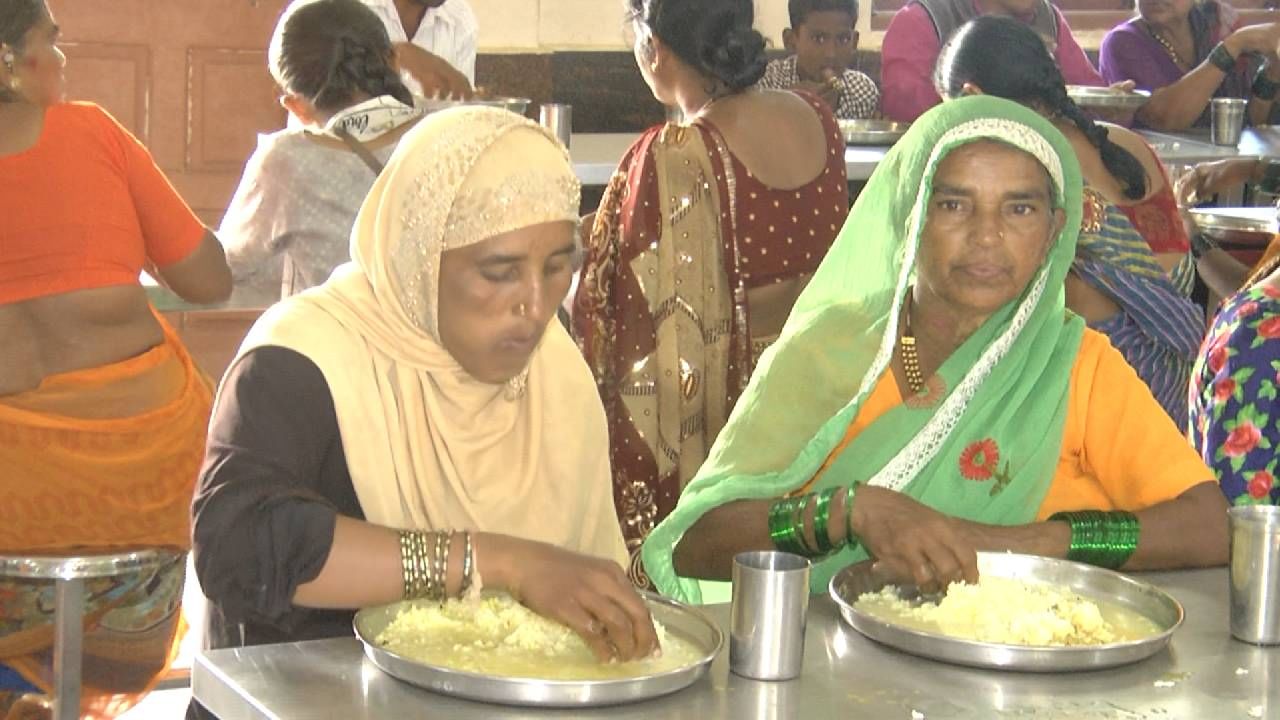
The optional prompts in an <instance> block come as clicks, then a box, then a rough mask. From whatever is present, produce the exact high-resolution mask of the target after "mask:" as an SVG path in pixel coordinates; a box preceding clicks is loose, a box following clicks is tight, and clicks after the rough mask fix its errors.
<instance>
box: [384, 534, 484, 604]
mask: <svg viewBox="0 0 1280 720" xmlns="http://www.w3.org/2000/svg"><path fill="white" fill-rule="evenodd" d="M462 535H463V545H464V548H465V549H464V550H463V555H462V586H461V587H460V588H459V589H458V595H459V596H461V595H464V594H466V592H467V590H468V589H470V587H471V584H472V579H473V577H474V571H475V555H474V553H473V551H472V544H471V533H470V531H465V532H463V533H462ZM453 536H454V531H453V530H401V531H400V569H401V572H402V573H403V576H404V599H405V600H417V599H419V598H426V599H428V600H436V601H440V600H444V599H445V598H446V597H448V594H449V592H448V580H449V550H450V548H451V547H452V546H453Z"/></svg>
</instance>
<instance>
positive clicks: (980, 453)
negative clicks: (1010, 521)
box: [959, 438, 1012, 497]
mask: <svg viewBox="0 0 1280 720" xmlns="http://www.w3.org/2000/svg"><path fill="white" fill-rule="evenodd" d="M959 462H960V474H961V475H962V476H963V477H964V478H965V479H966V480H973V481H974V482H986V481H987V480H990V479H991V478H993V477H994V478H995V479H996V481H995V484H993V485H992V486H991V495H992V497H994V496H995V495H997V494H999V493H1000V491H1002V490H1004V488H1005V486H1006V485H1008V484H1009V482H1010V480H1012V478H1011V477H1010V476H1009V462H1008V461H1007V460H1006V461H1005V464H1004V469H1003V470H1002V469H1000V446H999V445H997V444H996V441H995V440H993V439H992V438H983V439H981V440H975V441H974V442H971V443H969V444H968V445H967V446H966V447H965V449H964V450H963V451H961V453H960V461H959Z"/></svg>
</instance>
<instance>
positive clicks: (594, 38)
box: [469, 0, 871, 52]
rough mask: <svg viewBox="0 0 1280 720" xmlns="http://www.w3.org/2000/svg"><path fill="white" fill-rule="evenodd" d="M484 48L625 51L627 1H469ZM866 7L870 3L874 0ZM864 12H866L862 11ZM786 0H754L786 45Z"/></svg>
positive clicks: (777, 42)
mask: <svg viewBox="0 0 1280 720" xmlns="http://www.w3.org/2000/svg"><path fill="white" fill-rule="evenodd" d="M469 2H470V3H471V5H472V7H473V8H475V11H476V15H477V17H478V18H479V21H480V49H481V50H482V51H484V52H507V51H509V52H530V51H539V50H542V51H552V50H597V49H598V50H622V49H625V46H624V40H623V32H622V31H623V28H622V17H623V13H622V8H623V0H469ZM863 4H864V5H866V6H868V8H869V7H870V4H871V3H870V0H866V1H865V2H864V3H863ZM863 12H864V14H865V12H866V10H865V9H864V10H863ZM786 25H787V0H756V27H757V28H759V29H760V31H761V32H763V33H764V34H765V37H767V38H769V39H770V41H771V42H772V43H773V44H774V46H775V47H781V46H782V28H784V27H786Z"/></svg>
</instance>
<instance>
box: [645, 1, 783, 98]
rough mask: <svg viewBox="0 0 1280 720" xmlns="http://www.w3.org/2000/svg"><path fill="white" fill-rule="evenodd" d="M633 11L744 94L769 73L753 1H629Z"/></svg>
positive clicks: (682, 53)
mask: <svg viewBox="0 0 1280 720" xmlns="http://www.w3.org/2000/svg"><path fill="white" fill-rule="evenodd" d="M627 9H628V14H629V15H630V16H631V18H632V19H633V20H636V21H639V22H641V23H643V24H644V25H645V26H646V27H647V28H648V29H649V31H650V32H652V33H653V34H654V36H656V37H657V38H658V39H659V40H661V41H662V42H663V43H665V44H666V46H667V47H669V48H671V51H672V52H674V53H675V54H676V56H677V57H679V58H680V59H681V60H683V61H684V62H686V63H688V64H689V65H690V66H692V67H693V68H694V69H696V70H698V71H699V72H701V73H703V74H704V75H706V76H708V77H710V78H712V79H714V80H715V81H716V82H718V83H720V84H721V85H723V86H724V87H725V88H728V90H729V92H739V91H741V90H746V89H747V88H750V87H752V86H753V85H755V84H756V83H757V82H759V81H760V78H762V77H764V70H765V66H766V65H768V63H769V61H768V58H766V57H765V52H764V50H765V42H764V36H763V35H761V34H760V33H759V32H757V31H756V30H755V28H754V27H753V26H752V25H753V23H754V22H755V7H754V6H753V5H752V1H751V0H627Z"/></svg>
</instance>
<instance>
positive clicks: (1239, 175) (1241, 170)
mask: <svg viewBox="0 0 1280 720" xmlns="http://www.w3.org/2000/svg"><path fill="white" fill-rule="evenodd" d="M1259 165H1260V163H1259V162H1258V160H1257V158H1230V159H1227V160H1217V161H1215V162H1206V163H1200V164H1199V165H1196V166H1195V167H1194V168H1192V169H1191V170H1190V171H1189V172H1187V173H1185V174H1183V176H1182V177H1180V178H1178V182H1177V184H1176V185H1175V186H1174V195H1175V196H1176V197H1177V199H1178V204H1179V205H1181V206H1184V207H1192V206H1194V205H1197V204H1199V203H1201V202H1203V201H1205V200H1207V199H1209V197H1211V196H1213V195H1216V194H1218V193H1220V192H1222V191H1223V190H1227V189H1229V188H1232V187H1234V186H1236V185H1241V184H1244V183H1246V182H1249V181H1250V180H1253V179H1254V173H1255V172H1256V171H1257V170H1258V166H1259Z"/></svg>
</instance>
